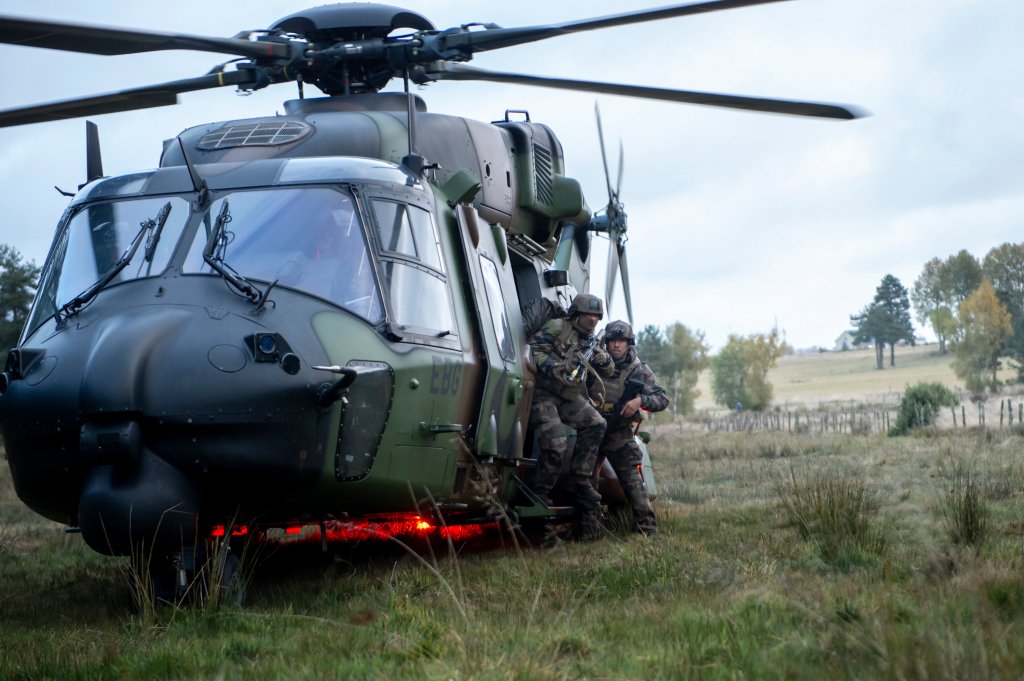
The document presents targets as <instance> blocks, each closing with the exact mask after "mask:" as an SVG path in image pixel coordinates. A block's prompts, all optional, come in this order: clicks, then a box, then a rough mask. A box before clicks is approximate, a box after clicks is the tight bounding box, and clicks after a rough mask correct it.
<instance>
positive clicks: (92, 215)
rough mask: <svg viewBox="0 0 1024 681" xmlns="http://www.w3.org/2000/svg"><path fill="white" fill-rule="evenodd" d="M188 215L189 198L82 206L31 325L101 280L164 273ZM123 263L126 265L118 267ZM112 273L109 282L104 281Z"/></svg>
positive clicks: (60, 244)
mask: <svg viewBox="0 0 1024 681" xmlns="http://www.w3.org/2000/svg"><path fill="white" fill-rule="evenodd" d="M168 206H169V208H168ZM188 218H189V203H188V201H186V200H184V199H182V198H180V197H176V196H172V197H166V196H164V197H150V198H143V199H135V200H122V201H109V202H102V203H93V204H89V205H87V206H85V207H84V208H82V210H80V211H78V213H76V214H75V215H74V216H73V217H72V218H71V221H70V222H69V223H68V226H67V228H66V229H65V230H63V232H62V233H61V234H60V236H59V237H58V240H57V243H56V244H55V246H54V254H53V257H52V258H51V259H50V261H49V262H48V264H47V267H46V270H45V271H44V272H43V274H42V277H41V278H40V282H39V293H38V295H37V296H36V303H35V307H34V308H33V310H32V317H31V318H30V319H29V323H28V328H29V329H34V328H36V327H37V326H38V325H39V324H41V323H42V322H43V320H45V319H46V318H47V317H49V316H51V315H52V314H54V311H55V310H59V309H61V308H64V307H65V306H67V305H68V303H69V302H72V301H73V300H75V299H76V298H81V297H82V294H83V293H86V292H89V291H90V290H91V289H92V288H93V287H95V286H96V285H97V283H103V285H104V286H113V285H114V284H117V283H120V282H123V281H129V280H132V279H139V278H142V277H149V276H156V275H158V274H161V273H163V271H164V269H165V268H166V267H167V264H168V262H169V261H170V258H171V254H172V253H173V252H174V247H175V246H176V245H177V243H178V239H179V237H180V236H181V232H182V230H183V229H184V228H185V224H186V223H187V222H188ZM136 242H138V246H136ZM133 246H135V248H134V250H133ZM140 246H141V247H140ZM124 260H127V262H124ZM119 265H123V267H121V269H117V268H118V266H119ZM115 270H116V272H115ZM111 275H112V276H111ZM108 276H109V277H110V279H109V281H106V282H103V280H104V278H105V277H108ZM95 293H96V292H93V295H95ZM85 302H87V301H85Z"/></svg>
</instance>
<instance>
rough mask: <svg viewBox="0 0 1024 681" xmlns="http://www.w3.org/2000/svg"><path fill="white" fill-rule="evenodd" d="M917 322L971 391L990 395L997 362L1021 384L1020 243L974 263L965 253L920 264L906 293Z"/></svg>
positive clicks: (1023, 254) (1023, 308) (1023, 291)
mask: <svg viewBox="0 0 1024 681" xmlns="http://www.w3.org/2000/svg"><path fill="white" fill-rule="evenodd" d="M910 295H911V298H912V299H913V301H914V307H915V308H916V310H917V315H918V321H920V322H921V323H922V324H928V325H930V326H931V327H932V331H934V332H935V336H936V338H937V339H938V341H939V352H942V353H945V352H948V351H949V350H952V351H953V353H954V355H955V358H954V360H953V369H954V371H955V372H956V374H957V376H958V377H959V378H960V379H961V380H963V381H964V385H965V387H966V388H967V390H969V391H970V392H972V393H975V394H979V395H980V394H983V393H984V392H985V391H986V390H990V391H993V392H995V391H996V390H998V387H999V382H998V380H997V378H996V372H997V371H998V369H999V367H1000V363H1001V360H1002V359H1004V358H1006V359H1011V360H1013V361H1014V363H1015V364H1016V366H1017V379H1018V380H1024V243H1021V244H1011V243H1005V244H1002V245H999V246H996V247H995V248H993V249H991V250H990V251H989V252H988V253H987V254H986V255H985V257H984V258H982V259H981V260H978V258H976V257H975V256H973V255H972V254H971V253H969V252H967V251H966V250H961V251H959V252H958V253H955V254H953V255H950V256H949V257H947V258H946V259H945V260H941V259H939V258H932V259H931V260H929V261H928V262H926V263H925V265H924V268H923V269H922V271H921V274H920V276H918V278H917V280H916V281H915V282H914V287H913V290H912V292H911V294H910Z"/></svg>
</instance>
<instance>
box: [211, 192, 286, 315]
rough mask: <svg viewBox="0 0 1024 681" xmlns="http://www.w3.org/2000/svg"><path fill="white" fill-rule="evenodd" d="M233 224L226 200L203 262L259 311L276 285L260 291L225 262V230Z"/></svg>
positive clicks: (226, 234)
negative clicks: (229, 224)
mask: <svg viewBox="0 0 1024 681" xmlns="http://www.w3.org/2000/svg"><path fill="white" fill-rule="evenodd" d="M229 222H231V212H230V209H229V206H228V202H227V200H226V199H225V200H224V204H223V205H222V206H221V207H220V213H218V214H217V221H216V222H215V223H214V225H213V231H212V232H211V233H210V238H209V240H208V241H207V242H206V250H204V251H203V260H205V261H206V264H207V265H209V266H210V267H211V268H213V270H214V271H215V272H216V273H217V274H219V275H220V276H222V277H224V281H226V282H228V284H230V285H231V286H233V287H234V288H235V289H236V290H238V291H239V292H240V293H241V294H242V295H244V296H245V297H246V298H248V299H249V301H250V302H252V304H253V305H255V306H256V307H257V309H259V308H262V307H263V305H264V304H266V302H267V296H268V295H270V290H271V289H272V288H274V284H276V283H277V282H276V281H275V282H274V283H273V284H271V285H270V286H268V287H267V290H266V291H260V290H259V289H258V288H256V286H254V285H253V284H252V283H250V282H249V280H248V279H246V278H245V277H244V276H242V275H241V274H239V273H238V272H237V271H235V269H234V268H232V267H231V265H228V264H227V262H225V260H224V253H225V251H227V248H228V242H229V241H230V239H229V238H228V231H227V230H226V229H225V225H227V224H228V223H229Z"/></svg>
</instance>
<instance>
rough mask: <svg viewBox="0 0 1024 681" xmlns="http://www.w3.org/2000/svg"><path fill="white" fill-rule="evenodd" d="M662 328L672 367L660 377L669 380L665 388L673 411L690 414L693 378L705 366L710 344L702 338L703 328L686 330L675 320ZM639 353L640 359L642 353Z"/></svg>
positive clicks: (694, 397)
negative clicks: (665, 374) (701, 329)
mask: <svg viewBox="0 0 1024 681" xmlns="http://www.w3.org/2000/svg"><path fill="white" fill-rule="evenodd" d="M665 331H666V334H665V335H666V337H667V339H668V346H669V348H670V349H671V354H672V356H673V358H674V363H675V366H674V367H672V368H674V369H675V373H674V374H671V375H667V376H665V377H664V378H663V379H662V380H665V381H667V382H669V386H666V388H667V389H668V391H669V395H670V397H671V398H672V410H673V412H674V413H679V414H690V413H692V412H693V405H694V403H695V402H696V401H697V398H698V397H699V396H700V391H699V390H697V379H698V377H699V376H700V372H702V371H704V370H705V369H707V368H708V364H709V363H710V362H711V358H710V357H709V356H708V353H709V352H710V348H709V347H708V344H707V342H705V340H704V332H703V331H690V329H688V328H687V327H686V326H685V325H683V324H680V323H679V322H676V323H675V324H672V325H670V326H669V327H668V328H667V329H666V330H665ZM640 357H641V359H643V355H641V356H640ZM659 378H661V377H659Z"/></svg>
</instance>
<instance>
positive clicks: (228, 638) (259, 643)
mask: <svg viewBox="0 0 1024 681" xmlns="http://www.w3.org/2000/svg"><path fill="white" fill-rule="evenodd" d="M664 431H665V432H663V433H662V434H660V435H659V436H658V437H657V438H656V439H655V440H654V442H653V443H652V458H653V459H654V466H655V470H656V472H657V475H658V483H659V489H660V490H661V493H662V495H661V497H660V498H659V499H658V500H657V501H656V502H655V504H656V512H657V513H658V515H659V526H660V529H661V532H660V533H659V535H658V536H657V537H656V538H653V539H648V538H644V537H641V536H636V535H631V534H629V533H628V532H626V531H625V528H624V527H623V526H620V525H617V524H615V523H614V522H613V523H610V524H609V525H608V527H607V533H606V536H605V539H604V540H603V541H600V542H596V543H593V544H573V543H558V544H556V545H555V546H554V547H553V548H549V549H538V548H530V547H529V546H528V545H526V544H525V543H518V544H516V543H514V542H511V541H508V534H507V533H506V534H505V535H502V538H503V541H492V542H490V543H488V544H487V545H486V546H485V547H475V548H474V547H469V546H463V545H457V544H447V543H445V544H440V545H435V546H434V547H433V550H434V553H433V554H431V553H430V551H427V550H426V549H425V548H423V549H421V548H419V547H409V549H413V548H416V549H417V550H415V551H411V550H407V549H406V548H403V547H400V546H398V545H396V544H394V543H391V542H389V543H374V545H372V546H371V545H360V546H349V545H343V546H331V547H329V551H328V552H327V553H322V552H321V551H320V547H319V546H315V547H297V548H294V549H292V548H289V549H284V548H282V549H280V550H277V551H276V552H275V553H274V554H273V555H269V556H266V557H265V559H264V560H263V561H262V562H261V566H260V569H259V570H257V571H256V572H255V574H254V576H253V579H252V582H251V584H250V586H249V590H248V604H247V606H246V607H245V609H238V608H233V607H216V608H213V607H205V608H204V607H196V606H194V605H183V606H181V607H177V608H163V609H158V610H156V611H155V612H154V613H153V614H152V620H151V621H149V622H148V623H145V626H140V624H143V619H142V616H141V615H140V614H139V613H138V612H137V611H136V610H135V608H134V607H133V605H132V596H131V587H130V585H129V584H128V583H127V582H126V581H125V580H124V579H123V577H122V576H121V575H120V574H119V573H118V571H117V569H116V566H117V565H119V564H120V561H121V560H122V559H113V558H109V557H105V556H99V555H97V554H95V553H93V552H91V551H89V550H88V549H86V548H85V547H84V545H83V544H82V542H81V539H80V537H78V536H70V537H66V536H64V535H63V534H61V532H60V530H59V528H56V527H54V526H53V524H52V523H47V522H46V521H42V520H40V519H36V520H33V519H32V517H31V516H29V515H25V514H23V511H22V510H20V508H18V507H15V506H13V505H11V504H8V503H5V501H4V500H5V499H7V500H10V497H9V496H5V490H4V486H5V485H9V478H7V477H5V476H6V470H5V469H0V528H3V527H7V528H11V530H10V533H9V534H8V535H6V536H7V537H8V541H7V542H6V548H0V551H3V560H2V561H0V622H2V626H0V650H2V651H3V654H2V655H0V678H5V679H6V678H11V679H34V678H69V679H105V678H111V679H113V678H137V679H169V678H173V679H193V678H195V679H198V678H204V679H205V678H223V679H247V680H249V679H255V680H257V681H259V680H261V679H280V678H298V679H312V678H352V679H362V678H384V677H387V678H393V679H422V678H439V679H449V678H451V679H485V680H488V679H524V680H525V679H531V680H532V679H542V680H544V679H573V678H602V679H605V678H606V679H735V678H835V679H869V678H870V679H927V678H938V679H945V678H949V679H953V678H971V679H982V680H987V679H1012V678H1018V677H1021V676H1024V575H1022V572H1021V566H1022V565H1024V554H1022V553H1021V549H1020V546H1021V540H1022V538H1024V523H1022V521H1021V520H1020V519H1021V518H1022V517H1024V494H1022V491H1021V485H1020V482H1021V480H1022V477H1024V475H1022V472H1021V471H1022V469H1024V466H1021V465H1020V464H1019V463H1016V462H1018V461H1021V460H1024V438H1020V437H1019V436H1017V435H1011V434H1007V433H1003V434H990V435H978V434H973V433H971V434H964V433H957V434H952V433H947V434H940V435H936V436H933V437H929V438H916V437H910V438H886V437H881V436H878V437H852V436H840V435H835V436H833V435H827V436H822V435H800V436H797V435H784V434H783V435H780V434H757V433H754V434H751V435H747V434H744V433H723V434H718V435H705V434H694V433H688V432H682V433H678V432H673V431H670V430H669V429H664ZM937 452H938V455H937V454H936V453H937ZM956 461H963V462H969V463H970V466H966V463H965V466H966V469H967V470H969V471H970V475H971V480H973V481H974V482H975V485H976V489H977V490H978V493H979V494H980V497H979V498H980V500H981V501H982V502H983V505H984V506H985V508H987V509H988V515H987V522H988V525H987V527H988V530H987V534H986V535H985V540H984V544H983V546H984V550H982V551H980V552H977V551H974V550H972V549H973V547H968V548H969V550H966V551H958V550H957V547H956V545H954V544H953V540H952V539H951V538H950V536H949V535H948V534H947V531H946V520H945V517H944V515H943V511H942V508H941V505H939V504H936V499H937V498H939V499H941V498H944V497H945V495H946V494H947V490H948V489H953V487H952V486H951V485H950V483H951V482H952V481H954V479H955V478H954V477H950V476H951V474H952V472H953V470H954V466H953V462H956ZM997 483H998V484H997ZM7 489H9V487H8V488H7ZM514 525H515V524H514V522H513V520H512V519H508V525H507V527H506V530H508V529H509V528H511V527H514ZM517 536H518V535H517ZM534 546H535V545H534ZM516 547H518V548H516ZM471 549H472V550H471Z"/></svg>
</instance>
